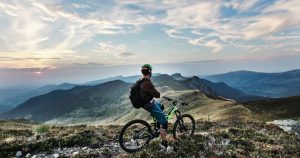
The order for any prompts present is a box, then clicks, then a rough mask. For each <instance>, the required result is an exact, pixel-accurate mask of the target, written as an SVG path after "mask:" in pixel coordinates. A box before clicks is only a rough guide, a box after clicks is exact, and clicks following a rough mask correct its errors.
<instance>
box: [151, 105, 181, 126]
mask: <svg viewBox="0 0 300 158" xmlns="http://www.w3.org/2000/svg"><path fill="white" fill-rule="evenodd" d="M174 115H175V116H176V118H177V117H178V116H180V115H181V114H180V112H179V111H178V107H177V106H176V103H175V102H173V105H172V106H171V107H170V108H169V109H168V110H167V114H165V116H166V118H167V120H168V121H169V120H172V119H173V118H174V117H173V116H174ZM152 120H153V123H155V124H157V120H156V118H155V117H153V116H152Z"/></svg>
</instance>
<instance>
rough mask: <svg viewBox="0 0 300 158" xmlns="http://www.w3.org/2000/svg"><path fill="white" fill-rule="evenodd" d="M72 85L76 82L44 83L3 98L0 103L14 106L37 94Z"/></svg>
mask: <svg viewBox="0 0 300 158" xmlns="http://www.w3.org/2000/svg"><path fill="white" fill-rule="evenodd" d="M74 86H76V84H71V83H62V84H59V85H46V86H43V87H40V88H37V89H34V90H31V91H28V92H23V93H21V94H18V95H16V96H13V97H10V98H7V99H5V100H2V101H1V102H0V104H3V105H5V106H9V107H16V106H18V105H20V104H21V103H23V102H25V101H26V100H27V99H30V98H32V97H35V96H38V95H42V94H46V93H49V92H51V91H54V90H67V89H71V88H73V87H74Z"/></svg>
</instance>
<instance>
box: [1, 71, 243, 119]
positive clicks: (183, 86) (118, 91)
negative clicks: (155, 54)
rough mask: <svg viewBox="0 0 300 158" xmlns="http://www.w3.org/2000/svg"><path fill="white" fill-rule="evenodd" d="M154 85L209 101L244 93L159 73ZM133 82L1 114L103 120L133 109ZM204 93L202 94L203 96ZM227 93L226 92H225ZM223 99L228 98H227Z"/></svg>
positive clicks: (80, 90)
mask: <svg viewBox="0 0 300 158" xmlns="http://www.w3.org/2000/svg"><path fill="white" fill-rule="evenodd" d="M152 80H153V83H154V85H155V86H156V87H157V88H158V89H160V91H161V93H162V95H163V94H164V93H170V92H173V91H174V92H177V91H188V90H195V91H197V90H198V91H199V92H200V93H201V94H202V95H204V94H206V97H209V98H211V99H221V98H219V94H221V93H224V92H230V93H231V92H234V94H230V95H231V96H234V98H232V99H239V98H241V97H243V96H244V94H243V93H241V92H239V91H238V90H235V89H233V88H231V87H229V86H227V85H226V84H224V83H223V84H222V87H220V88H216V87H218V86H217V85H218V84H214V83H212V82H210V81H207V80H202V79H200V78H199V77H196V76H194V77H191V78H186V79H184V80H175V79H174V78H173V77H172V76H169V75H166V74H162V75H158V76H154V77H153V78H152ZM131 85H132V83H127V82H124V81H121V80H114V81H108V82H105V83H102V84H98V85H95V86H75V87H74V88H72V89H68V90H54V91H52V92H49V93H47V94H43V95H39V96H36V97H33V98H31V99H29V100H27V101H26V102H24V103H22V104H21V105H20V106H18V107H16V108H14V109H12V110H10V111H8V112H6V113H4V114H3V116H2V118H29V119H33V120H36V121H50V120H55V119H64V120H68V119H73V120H78V119H79V120H85V119H91V120H94V119H96V118H97V119H105V118H110V117H113V116H114V117H118V116H122V115H125V116H126V115H128V114H127V113H131V112H130V109H132V106H131V104H130V101H129V99H128V94H129V88H130V86H131ZM203 93H204V94H203ZM224 94H226V93H224ZM223 97H228V96H227V95H225V96H223Z"/></svg>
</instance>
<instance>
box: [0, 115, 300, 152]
mask: <svg viewBox="0 0 300 158" xmlns="http://www.w3.org/2000/svg"><path fill="white" fill-rule="evenodd" d="M38 127H43V128H38ZM120 129H121V127H120V126H87V125H79V126H54V125H52V126H47V125H46V126H45V125H44V126H41V125H38V124H37V123H34V122H24V121H23V122H22V121H21V122H20V121H15V122H9V123H8V122H3V121H2V122H0V155H1V157H16V156H17V157H33V158H38V157H49V158H50V157H51V158H56V157H122V158H123V157H166V156H167V157H300V150H299V149H300V137H299V135H298V134H297V133H294V132H286V131H284V130H282V129H281V128H279V127H278V126H275V125H273V124H265V123H257V122H255V123H254V122H252V123H238V122H197V129H196V133H195V135H194V137H193V138H192V139H183V140H181V141H174V140H171V141H170V145H171V146H172V148H173V149H171V150H168V151H164V150H161V149H160V148H159V146H158V143H159V140H154V141H152V142H151V143H150V145H149V146H148V147H147V148H146V149H144V150H142V151H140V152H137V153H133V154H127V153H125V152H124V151H123V150H122V149H121V148H120V147H119V145H118V142H117V139H116V138H117V135H118V131H120ZM174 149H175V150H174Z"/></svg>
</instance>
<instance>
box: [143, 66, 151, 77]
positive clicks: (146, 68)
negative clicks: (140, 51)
mask: <svg viewBox="0 0 300 158" xmlns="http://www.w3.org/2000/svg"><path fill="white" fill-rule="evenodd" d="M141 71H142V74H143V75H150V77H151V76H152V66H151V65H150V64H144V65H143V66H142V69H141Z"/></svg>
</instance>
